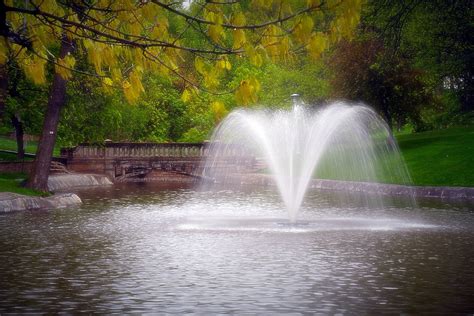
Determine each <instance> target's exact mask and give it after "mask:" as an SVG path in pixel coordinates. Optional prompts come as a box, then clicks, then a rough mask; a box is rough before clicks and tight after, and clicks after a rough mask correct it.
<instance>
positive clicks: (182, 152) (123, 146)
mask: <svg viewBox="0 0 474 316" xmlns="http://www.w3.org/2000/svg"><path fill="white" fill-rule="evenodd" d="M210 148H211V144H210V143H114V142H106V143H105V144H104V145H90V144H81V145H78V146H76V147H74V148H65V149H61V157H63V158H66V159H68V160H69V159H77V158H78V159H114V158H153V157H175V158H200V157H201V158H202V157H206V156H207V155H208V153H209V149H210ZM247 155H248V153H247V151H246V150H244V149H243V148H242V147H239V146H226V151H225V156H227V157H242V156H247Z"/></svg>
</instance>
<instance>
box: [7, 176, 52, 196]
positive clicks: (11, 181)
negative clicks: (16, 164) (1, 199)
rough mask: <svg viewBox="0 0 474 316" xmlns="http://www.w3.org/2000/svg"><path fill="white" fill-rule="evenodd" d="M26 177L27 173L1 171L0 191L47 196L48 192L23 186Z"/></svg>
mask: <svg viewBox="0 0 474 316" xmlns="http://www.w3.org/2000/svg"><path fill="white" fill-rule="evenodd" d="M25 179H26V174H25V173H0V192H13V193H18V194H24V195H33V196H45V195H48V194H45V193H42V192H39V191H35V190H32V189H27V188H24V187H22V186H21V183H22V182H23V181H24V180H25Z"/></svg>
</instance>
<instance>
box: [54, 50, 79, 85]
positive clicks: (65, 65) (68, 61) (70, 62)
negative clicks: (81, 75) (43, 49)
mask: <svg viewBox="0 0 474 316" xmlns="http://www.w3.org/2000/svg"><path fill="white" fill-rule="evenodd" d="M75 64H76V59H74V57H72V56H71V55H67V56H66V57H64V58H59V59H58V61H57V63H56V65H55V70H56V72H57V73H58V74H59V75H60V76H61V77H62V78H63V79H64V80H68V79H70V78H71V77H72V69H74V66H75Z"/></svg>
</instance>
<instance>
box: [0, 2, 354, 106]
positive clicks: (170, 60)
mask: <svg viewBox="0 0 474 316" xmlns="http://www.w3.org/2000/svg"><path fill="white" fill-rule="evenodd" d="M361 5H362V4H361V1H360V0H346V1H342V2H339V1H333V0H328V1H313V0H311V1H293V2H292V1H276V0H275V1H274V0H252V1H242V3H240V2H239V1H237V2H208V1H192V2H191V4H190V7H189V8H187V7H186V6H185V5H184V3H183V2H181V1H177V2H174V3H168V2H161V1H158V0H156V1H141V2H135V1H132V0H124V1H107V0H106V1H97V2H87V3H85V2H77V1H72V2H67V1H66V2H59V1H55V0H47V1H28V2H16V1H7V2H6V3H3V2H2V7H1V9H2V11H4V12H6V20H5V21H0V24H2V25H0V26H1V27H2V29H4V30H5V31H4V33H2V34H4V37H2V40H1V41H0V56H1V59H0V63H4V62H5V61H6V60H7V59H15V60H17V62H18V64H19V65H20V67H21V68H22V69H23V71H24V72H25V74H26V76H27V77H28V78H30V79H31V80H32V81H33V82H34V83H35V84H42V83H45V82H46V71H45V66H46V64H47V62H48V61H51V62H52V63H54V64H55V70H56V73H58V74H60V75H61V76H62V77H63V78H64V79H70V78H71V77H72V71H73V69H74V67H75V66H76V63H77V56H76V54H77V53H78V52H85V53H86V55H87V60H88V62H89V63H90V64H91V65H93V67H94V72H95V74H96V75H97V76H99V77H100V80H101V82H102V84H103V85H104V88H109V90H110V88H112V87H120V88H121V90H122V91H123V94H124V96H125V99H126V100H127V101H128V102H129V103H136V102H137V101H138V99H139V97H140V95H142V93H143V92H144V91H145V89H144V86H143V83H142V79H143V76H144V73H145V70H147V71H150V72H152V73H154V74H159V75H161V76H165V77H172V78H176V79H179V80H182V81H183V82H184V86H183V88H184V93H185V94H186V95H190V94H191V95H192V93H191V90H192V89H194V87H195V86H201V87H203V88H205V89H208V90H210V91H216V89H218V88H219V84H220V80H221V78H222V77H223V76H225V74H226V72H227V71H229V70H231V69H232V63H233V62H234V61H235V59H236V58H237V57H231V56H237V55H238V56H239V57H238V58H241V57H245V58H246V59H248V60H249V61H250V62H251V63H252V64H254V65H256V66H260V65H261V64H263V63H264V62H265V61H273V62H277V61H283V62H285V61H291V60H295V59H296V58H297V57H298V56H297V55H296V54H295V51H298V52H301V51H304V52H306V53H308V54H309V55H310V56H312V57H313V58H319V56H320V55H321V53H322V52H324V51H325V50H326V49H327V47H328V46H329V44H332V43H335V42H337V41H339V40H340V39H341V38H349V37H351V36H352V33H353V30H354V28H355V27H356V26H357V24H358V21H359V16H360V10H361ZM66 38H67V40H69V41H71V42H73V43H74V47H75V49H76V53H73V54H68V55H66V56H64V57H62V58H60V57H58V56H57V55H55V54H54V50H52V49H51V47H54V46H57V45H58V43H60V42H61V41H65V40H66ZM191 60H192V61H193V63H194V69H195V73H192V72H191V71H190V69H189V66H190V61H191ZM197 79H200V80H197ZM199 81H201V82H199ZM200 83H202V85H201V84H200ZM258 86H259V83H258V82H257V81H256V80H255V78H246V79H244V80H242V81H241V82H240V83H239V85H238V87H237V88H236V90H235V93H236V98H237V99H238V101H239V103H241V104H244V105H245V104H249V103H253V102H255V101H256V94H257V93H258V90H259V89H258Z"/></svg>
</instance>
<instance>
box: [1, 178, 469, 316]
mask: <svg viewBox="0 0 474 316" xmlns="http://www.w3.org/2000/svg"><path fill="white" fill-rule="evenodd" d="M79 194H80V196H81V197H82V198H83V201H84V203H83V205H82V206H80V207H77V208H71V209H58V210H49V211H36V212H18V213H11V214H2V215H0V250H1V252H0V262H1V265H0V313H5V312H18V313H26V312H45V313H57V312H68V313H74V312H79V311H82V312H97V313H112V312H117V313H131V312H134V313H142V312H143V313H144V312H150V313H158V312H159V313H175V314H184V313H197V314H203V315H209V314H222V313H235V314H295V315H297V314H313V313H324V314H335V313H351V314H376V313H382V312H384V313H387V312H393V313H397V314H398V313H413V314H419V313H439V314H447V313H450V314H452V313H472V312H473V311H474V300H473V297H474V270H473V269H472V267H473V266H474V212H473V205H472V203H471V204H470V203H463V202H458V203H449V202H444V201H439V200H426V201H418V206H417V207H416V208H414V207H412V206H410V205H411V204H410V203H406V201H403V200H400V199H399V200H394V201H392V202H391V204H389V205H386V206H385V207H384V208H377V207H370V208H369V207H364V206H363V205H364V204H365V203H364V201H363V200H364V199H363V198H361V197H357V196H353V197H352V198H351V199H349V200H348V199H341V198H340V194H338V193H334V192H321V191H311V192H308V194H307V197H306V199H305V202H304V203H303V206H302V209H301V211H300V214H299V215H298V219H299V221H298V222H297V223H296V224H294V225H290V224H288V222H287V219H286V218H287V215H286V213H285V211H284V206H283V204H282V202H281V200H280V198H279V197H278V195H277V193H275V192H274V191H273V190H271V189H268V188H245V189H239V190H210V191H204V192H202V191H197V190H194V189H192V188H186V187H181V186H172V185H168V186H157V185H151V184H128V185H123V186H113V187H108V188H100V189H87V190H82V191H80V192H79Z"/></svg>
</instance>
